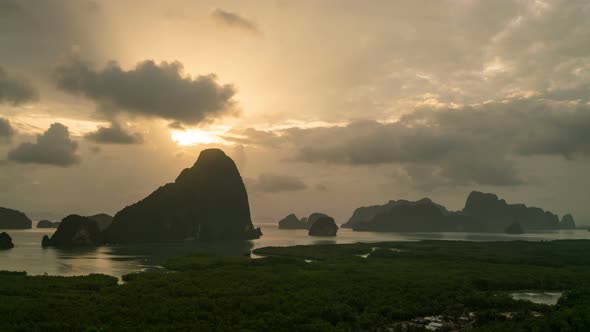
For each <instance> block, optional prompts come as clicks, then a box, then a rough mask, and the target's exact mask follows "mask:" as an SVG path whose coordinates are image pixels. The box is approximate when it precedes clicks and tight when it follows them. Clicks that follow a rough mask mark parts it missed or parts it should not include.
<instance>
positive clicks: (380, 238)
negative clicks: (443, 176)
mask: <svg viewBox="0 0 590 332" xmlns="http://www.w3.org/2000/svg"><path fill="white" fill-rule="evenodd" d="M255 225H256V227H261V228H262V232H263V236H262V237H261V238H260V239H257V240H251V241H237V242H216V243H207V242H196V241H185V242H180V243H152V244H134V245H109V246H100V247H93V248H72V249H63V248H43V247H41V239H42V238H43V236H44V235H49V236H51V234H53V232H55V229H40V228H33V229H26V230H5V231H6V232H7V233H8V234H9V235H10V236H11V237H12V242H13V243H14V245H15V247H14V248H13V249H10V250H0V271H1V270H5V271H26V272H27V273H28V274H29V275H58V276H74V275H88V274H93V273H101V274H107V275H112V276H115V277H118V278H121V276H123V275H125V274H129V273H133V272H141V271H147V270H158V269H163V267H162V265H163V264H164V262H166V260H168V259H170V258H172V257H177V256H183V255H191V254H211V255H225V256H232V255H237V256H246V255H249V254H250V252H251V251H252V250H253V249H256V248H261V247H268V246H293V245H314V244H329V243H332V244H337V243H356V242H364V243H374V242H386V241H419V240H452V241H515V240H524V241H549V240H565V239H590V232H588V231H587V230H586V229H577V230H559V231H542V232H541V231H540V232H531V233H527V234H522V235H509V234H502V233H498V234H496V233H375V232H354V231H352V230H351V229H344V228H341V229H340V230H338V235H337V236H336V237H327V238H324V237H311V236H309V235H307V231H306V230H282V229H279V228H278V226H277V224H276V223H258V224H256V223H255ZM2 231H3V230H1V229H0V232H2Z"/></svg>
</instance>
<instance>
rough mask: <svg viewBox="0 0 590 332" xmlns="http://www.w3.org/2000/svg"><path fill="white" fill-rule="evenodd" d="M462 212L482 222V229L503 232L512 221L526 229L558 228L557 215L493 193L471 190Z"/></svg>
mask: <svg viewBox="0 0 590 332" xmlns="http://www.w3.org/2000/svg"><path fill="white" fill-rule="evenodd" d="M463 214H465V215H468V216H470V217H472V218H474V219H476V220H478V221H480V222H481V223H482V226H483V227H484V228H483V229H482V231H486V232H503V231H504V230H505V229H506V228H507V227H508V226H510V225H511V224H513V223H519V224H520V225H521V227H522V228H523V229H525V230H527V231H530V230H552V229H558V228H559V218H558V217H557V215H555V214H553V213H551V212H549V211H544V210H543V209H540V208H537V207H527V206H526V205H524V204H508V203H506V201H505V200H503V199H499V198H498V196H496V195H495V194H489V193H482V192H479V191H473V192H471V193H470V194H469V197H467V201H466V202H465V208H463Z"/></svg>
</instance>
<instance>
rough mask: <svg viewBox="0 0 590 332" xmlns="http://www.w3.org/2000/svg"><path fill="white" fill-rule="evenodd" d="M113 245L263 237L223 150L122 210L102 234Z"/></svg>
mask: <svg viewBox="0 0 590 332" xmlns="http://www.w3.org/2000/svg"><path fill="white" fill-rule="evenodd" d="M104 235H105V240H106V241H107V242H110V243H126V242H154V241H178V240H185V239H198V240H232V239H255V238H259V237H260V236H261V235H262V233H261V231H260V229H259V228H258V229H255V228H254V226H253V225H252V220H251V217H250V206H249V203H248V194H247V192H246V188H245V186H244V183H243V181H242V178H241V176H240V173H239V172H238V169H237V167H236V165H235V163H234V162H233V160H231V158H229V157H228V156H226V155H225V153H224V152H223V151H221V150H219V149H208V150H204V151H202V152H201V154H200V155H199V158H198V159H197V161H196V163H195V164H194V165H193V166H192V167H191V168H187V169H185V170H183V171H182V172H181V173H180V175H179V176H178V178H177V179H176V181H175V182H173V183H168V184H166V185H164V186H162V187H160V188H158V189H157V190H156V191H154V192H153V193H152V194H151V195H149V196H148V197H146V198H144V199H143V200H141V201H139V202H137V203H135V204H133V205H130V206H128V207H126V208H124V209H123V210H121V211H119V212H118V213H117V214H116V215H115V217H114V219H113V222H112V224H111V225H110V226H109V227H108V228H107V229H106V231H105V232H104Z"/></svg>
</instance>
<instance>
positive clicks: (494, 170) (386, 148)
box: [245, 99, 590, 187]
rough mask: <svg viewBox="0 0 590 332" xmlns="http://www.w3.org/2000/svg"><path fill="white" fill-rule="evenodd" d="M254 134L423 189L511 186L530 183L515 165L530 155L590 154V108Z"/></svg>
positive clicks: (476, 110)
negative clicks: (390, 169) (398, 176)
mask: <svg viewBox="0 0 590 332" xmlns="http://www.w3.org/2000/svg"><path fill="white" fill-rule="evenodd" d="M245 132H248V131H245ZM249 132H251V133H253V135H252V138H254V139H258V142H257V144H263V145H268V146H274V145H277V144H283V145H285V144H290V145H291V147H292V148H294V149H295V151H296V153H295V156H294V158H293V159H295V160H298V161H303V162H307V163H331V164H342V165H356V166H359V165H375V166H376V165H385V164H397V165H401V166H402V168H404V169H405V171H406V173H407V175H408V176H409V177H410V178H412V179H415V180H417V181H418V182H420V183H421V184H420V186H421V187H427V186H428V184H427V183H424V182H425V179H428V181H427V182H429V183H433V184H436V185H492V186H510V185H519V184H523V183H526V182H527V179H526V178H523V176H522V175H521V174H520V172H519V167H518V161H519V160H521V159H523V158H526V157H528V156H531V155H549V156H564V157H566V158H567V159H575V158H579V157H585V156H590V106H589V105H587V104H586V103H583V102H579V103H573V102H571V101H568V102H562V101H550V100H545V99H522V100H509V101H502V102H490V103H486V104H482V105H478V106H465V107H461V108H457V109H446V110H437V109H432V108H421V109H418V110H416V111H414V112H412V113H409V114H406V115H405V116H402V117H401V118H400V120H398V121H396V122H391V123H381V122H376V121H356V122H352V123H350V124H349V125H347V126H344V127H318V128H309V129H301V128H290V129H286V130H283V131H282V132H281V135H277V134H276V133H272V135H271V134H269V133H264V132H262V133H261V132H259V131H256V130H253V129H251V130H250V131H249ZM246 140H247V139H246ZM426 174H427V175H428V176H426Z"/></svg>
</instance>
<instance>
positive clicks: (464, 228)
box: [342, 191, 576, 233]
mask: <svg viewBox="0 0 590 332" xmlns="http://www.w3.org/2000/svg"><path fill="white" fill-rule="evenodd" d="M514 224H518V227H520V230H521V231H522V232H526V231H537V230H558V229H574V228H575V227H576V224H575V221H574V219H573V217H572V216H571V215H570V214H567V215H565V216H564V217H563V218H562V220H561V221H560V220H559V217H558V216H557V215H555V214H553V213H551V212H549V211H544V210H543V209H541V208H537V207H527V206H526V205H524V204H508V203H507V202H506V201H505V200H503V199H500V198H498V196H497V195H495V194H490V193H482V192H478V191H473V192H471V193H470V194H469V196H468V197H467V200H466V202H465V207H464V208H463V210H461V211H448V210H447V209H446V208H445V207H444V206H442V205H440V204H436V203H434V202H433V201H432V200H430V199H428V198H424V199H421V200H418V201H407V200H398V201H389V202H388V203H387V204H384V205H375V206H369V207H362V208H358V209H356V210H355V211H354V213H353V215H352V217H351V218H350V219H349V220H348V221H347V222H346V223H344V224H343V225H342V227H343V228H352V229H353V230H354V231H373V232H495V233H503V232H507V231H508V230H509V228H510V231H511V232H517V226H513V225H514Z"/></svg>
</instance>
